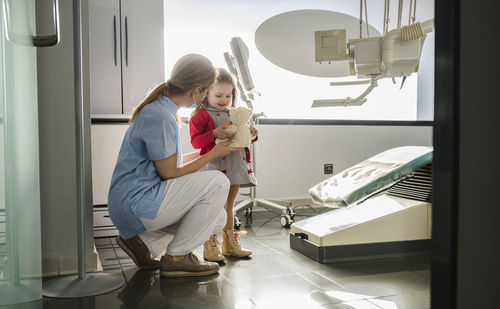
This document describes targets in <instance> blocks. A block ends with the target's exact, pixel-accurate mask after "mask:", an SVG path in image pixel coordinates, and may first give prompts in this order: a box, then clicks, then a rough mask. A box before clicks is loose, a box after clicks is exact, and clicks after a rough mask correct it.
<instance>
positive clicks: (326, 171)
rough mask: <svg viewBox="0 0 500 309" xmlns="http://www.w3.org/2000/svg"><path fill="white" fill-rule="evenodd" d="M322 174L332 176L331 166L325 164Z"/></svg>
mask: <svg viewBox="0 0 500 309" xmlns="http://www.w3.org/2000/svg"><path fill="white" fill-rule="evenodd" d="M323 173H324V174H333V164H331V163H326V164H325V165H324V166H323Z"/></svg>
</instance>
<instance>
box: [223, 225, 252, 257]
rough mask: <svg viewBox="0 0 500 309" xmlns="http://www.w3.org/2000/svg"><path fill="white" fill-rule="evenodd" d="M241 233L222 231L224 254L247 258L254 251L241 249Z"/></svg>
mask: <svg viewBox="0 0 500 309" xmlns="http://www.w3.org/2000/svg"><path fill="white" fill-rule="evenodd" d="M240 238H241V236H240V233H238V232H236V231H235V230H222V254H223V255H226V256H229V255H230V256H234V257H239V258H242V257H247V256H249V255H250V254H252V251H250V250H247V249H243V248H241V245H240V242H239V240H240Z"/></svg>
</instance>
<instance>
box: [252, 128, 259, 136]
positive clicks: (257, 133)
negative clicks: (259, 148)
mask: <svg viewBox="0 0 500 309" xmlns="http://www.w3.org/2000/svg"><path fill="white" fill-rule="evenodd" d="M250 134H252V138H256V137H257V135H259V131H257V129H256V128H254V127H253V126H250Z"/></svg>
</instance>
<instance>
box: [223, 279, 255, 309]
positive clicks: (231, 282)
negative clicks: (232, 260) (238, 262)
mask: <svg viewBox="0 0 500 309" xmlns="http://www.w3.org/2000/svg"><path fill="white" fill-rule="evenodd" d="M219 274H220V275H221V276H222V278H224V279H225V280H226V281H227V282H229V283H230V284H231V285H233V286H234V287H235V288H236V290H238V291H239V292H240V293H241V294H242V295H244V296H245V297H246V298H247V299H248V300H249V301H250V302H251V303H252V304H254V306H256V307H257V308H259V306H258V305H257V303H256V302H255V301H254V300H253V299H252V298H251V297H250V296H248V295H247V294H246V293H245V292H244V291H243V290H242V289H240V287H239V286H238V285H237V284H236V283H234V282H233V281H232V280H231V279H230V278H229V277H227V276H225V275H224V274H222V273H219Z"/></svg>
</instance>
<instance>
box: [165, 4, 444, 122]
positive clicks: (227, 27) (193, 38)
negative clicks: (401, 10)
mask: <svg viewBox="0 0 500 309" xmlns="http://www.w3.org/2000/svg"><path fill="white" fill-rule="evenodd" d="M418 5H419V7H418V8H417V14H418V13H419V12H420V13H421V14H420V15H417V20H420V21H422V20H424V19H428V18H432V17H433V14H434V8H433V3H432V1H430V0H425V1H424V0H422V1H419V3H418ZM376 6H382V7H383V2H380V1H368V14H369V15H368V17H369V21H370V24H371V25H372V26H377V27H378V29H381V28H382V17H380V18H379V17H378V16H375V15H371V13H377V14H378V13H379V12H378V11H380V12H382V11H383V10H382V9H379V8H377V7H376ZM306 9H315V10H328V11H338V12H341V13H343V14H348V15H351V16H353V18H356V19H357V18H359V16H356V15H357V14H359V2H357V1H352V0H343V1H333V2H332V1H319V0H313V1H298V0H297V1H295V0H288V1H286V0H282V1H279V0H276V1H261V0H255V1H230V0H214V1H200V0H195V1H189V2H188V1H181V0H166V2H165V56H166V61H165V63H166V70H165V71H166V72H167V75H168V74H170V71H171V69H172V67H173V64H174V63H175V61H177V59H179V58H180V57H182V56H183V55H185V54H188V53H199V54H202V55H204V56H206V57H208V58H209V59H211V60H212V61H213V63H214V64H215V66H217V67H225V68H226V63H225V60H224V52H231V49H230V45H229V41H230V40H231V38H232V37H235V36H238V37H241V38H242V39H243V41H244V42H245V44H246V45H247V46H248V49H249V67H250V71H251V74H252V79H253V82H254V84H255V90H256V91H258V92H259V93H260V94H261V95H260V96H259V97H257V98H256V100H255V102H254V111H255V112H264V114H265V115H266V116H267V117H269V118H292V119H349V120H417V91H418V89H417V87H418V84H419V80H420V79H421V77H419V76H418V75H417V74H412V75H411V76H410V77H408V78H407V79H406V81H405V83H404V87H403V88H402V89H401V90H400V89H399V88H400V84H401V79H400V78H398V79H396V84H393V81H392V80H391V79H388V78H385V79H382V80H380V81H379V86H378V87H377V88H375V89H374V90H373V91H372V92H371V93H370V94H369V95H368V97H367V98H368V101H367V102H366V103H365V104H363V105H362V106H359V107H355V106H350V107H327V108H311V104H312V101H313V100H315V99H341V98H345V97H348V96H349V97H352V98H355V97H357V96H358V95H359V94H361V93H362V92H363V91H364V90H365V89H366V87H367V85H359V86H340V87H332V86H330V82H331V81H345V80H355V79H356V78H355V77H354V76H350V77H340V78H325V77H313V76H306V75H302V74H298V73H294V72H291V71H288V70H286V69H283V68H281V67H279V66H278V65H276V64H274V63H272V62H270V61H269V60H268V59H266V58H265V57H264V56H263V55H262V54H261V53H260V52H259V50H258V48H257V47H256V44H255V37H254V36H255V31H256V29H257V28H258V27H259V26H260V25H261V24H262V23H263V22H264V21H266V20H268V19H269V18H271V17H273V16H275V15H278V14H281V13H285V12H289V11H294V10H306ZM370 9H372V10H371V11H372V12H370ZM405 10H406V9H405ZM395 12H397V3H393V4H391V13H392V14H396V13H395ZM391 16H392V15H391ZM395 19H397V17H395V16H392V19H391V25H390V26H389V29H394V28H395V25H394V26H392V24H393V23H394V24H395ZM297 22H300V21H297ZM379 24H380V26H379ZM317 30H325V29H323V28H321V27H320V28H318V29H317ZM358 31H359V30H358ZM358 33H359V32H358ZM290 35H293V34H292V33H291V34H290ZM311 36H312V37H314V33H311ZM313 44H314V43H313ZM426 45H427V42H426V44H424V50H425V49H426ZM325 65H327V64H325ZM424 65H425V64H424V63H423V62H422V61H421V64H420V66H424ZM432 66H433V63H432ZM428 71H429V70H426V72H427V73H426V74H429V73H428ZM431 71H432V72H430V74H432V75H433V74H434V72H433V69H432V70H431ZM167 78H168V76H167ZM431 98H433V96H431ZM238 102H239V104H243V103H242V102H241V100H238ZM428 103H429V104H431V105H433V102H428ZM419 104H420V103H419ZM419 104H418V105H419ZM189 113H190V111H187V110H184V111H181V112H180V115H181V116H188V115H189ZM426 120H428V119H426Z"/></svg>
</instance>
